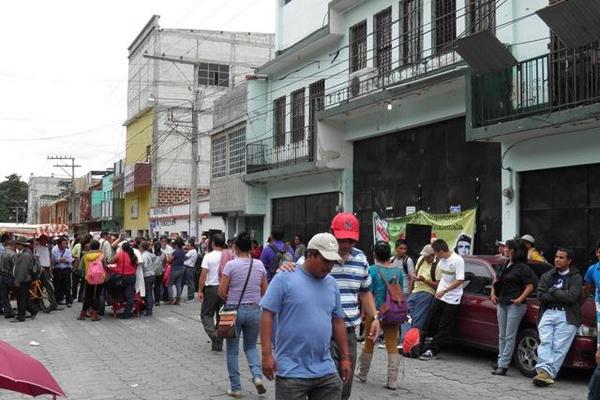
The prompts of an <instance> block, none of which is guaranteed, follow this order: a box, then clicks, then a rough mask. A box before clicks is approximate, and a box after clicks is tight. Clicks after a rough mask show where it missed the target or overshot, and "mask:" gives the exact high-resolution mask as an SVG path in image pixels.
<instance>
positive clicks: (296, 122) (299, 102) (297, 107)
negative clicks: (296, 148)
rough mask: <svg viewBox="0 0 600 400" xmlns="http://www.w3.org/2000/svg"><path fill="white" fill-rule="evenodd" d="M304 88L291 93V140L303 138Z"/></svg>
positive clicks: (297, 140) (296, 140)
mask: <svg viewBox="0 0 600 400" xmlns="http://www.w3.org/2000/svg"><path fill="white" fill-rule="evenodd" d="M304 114H305V113H304V88H302V89H300V90H296V91H295V92H293V93H292V142H294V143H296V142H301V141H302V140H304Z"/></svg>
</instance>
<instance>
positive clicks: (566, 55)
mask: <svg viewBox="0 0 600 400" xmlns="http://www.w3.org/2000/svg"><path fill="white" fill-rule="evenodd" d="M471 101H472V108H473V126H475V127H478V126H485V125H490V124H494V123H498V122H504V121H509V120H514V119H519V118H522V117H525V116H527V115H532V114H539V113H550V112H554V111H559V110H564V109H568V108H572V107H577V106H580V105H584V104H591V103H596V102H598V101H600V50H595V49H579V50H569V49H563V50H559V51H556V52H553V53H550V54H545V55H543V56H539V57H535V58H531V59H529V60H525V61H521V62H519V63H518V64H517V65H515V66H513V67H511V68H507V69H504V70H501V71H496V72H490V73H487V74H476V75H473V77H472V93H471Z"/></svg>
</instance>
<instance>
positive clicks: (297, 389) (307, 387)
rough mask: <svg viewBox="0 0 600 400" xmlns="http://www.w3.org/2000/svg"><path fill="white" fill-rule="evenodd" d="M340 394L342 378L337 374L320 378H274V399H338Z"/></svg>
mask: <svg viewBox="0 0 600 400" xmlns="http://www.w3.org/2000/svg"><path fill="white" fill-rule="evenodd" d="M341 395H342V380H341V379H340V377H339V376H338V374H332V375H327V376H324V377H322V378H314V379H299V378H283V377H280V376H278V377H277V378H276V379H275V399H277V400H306V399H308V400H339V399H340V396H341Z"/></svg>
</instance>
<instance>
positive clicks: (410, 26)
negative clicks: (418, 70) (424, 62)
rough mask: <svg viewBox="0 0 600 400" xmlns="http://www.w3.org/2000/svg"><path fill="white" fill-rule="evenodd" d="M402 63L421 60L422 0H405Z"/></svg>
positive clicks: (413, 62) (414, 62) (412, 62)
mask: <svg viewBox="0 0 600 400" xmlns="http://www.w3.org/2000/svg"><path fill="white" fill-rule="evenodd" d="M402 9H403V19H402V55H401V57H402V63H403V64H416V63H418V62H420V61H421V0H404V1H403V8H402Z"/></svg>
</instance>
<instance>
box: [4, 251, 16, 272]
mask: <svg viewBox="0 0 600 400" xmlns="http://www.w3.org/2000/svg"><path fill="white" fill-rule="evenodd" d="M16 258H17V253H15V252H14V250H12V249H11V248H9V247H5V248H4V252H3V253H2V254H0V261H1V265H0V271H1V272H2V273H4V274H8V275H9V276H14V274H15V259H16Z"/></svg>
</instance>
